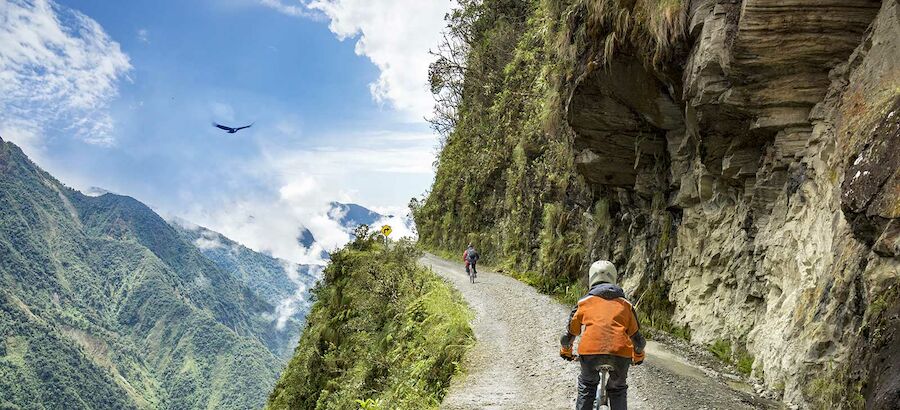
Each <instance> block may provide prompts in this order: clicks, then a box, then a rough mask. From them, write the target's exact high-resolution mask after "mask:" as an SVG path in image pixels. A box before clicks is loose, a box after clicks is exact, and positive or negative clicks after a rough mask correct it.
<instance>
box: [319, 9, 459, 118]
mask: <svg viewBox="0 0 900 410" xmlns="http://www.w3.org/2000/svg"><path fill="white" fill-rule="evenodd" d="M450 6H451V2H449V1H446V0H314V1H311V2H309V4H308V5H307V7H308V8H309V9H312V10H318V11H320V12H322V13H324V14H325V15H326V16H328V18H329V19H331V23H330V24H329V28H330V29H331V31H332V32H334V33H335V34H336V35H337V36H338V38H340V39H341V40H344V39H348V38H357V41H356V53H357V54H359V55H364V56H366V57H368V58H369V60H371V61H372V63H374V64H375V65H376V66H377V67H378V69H379V70H380V71H381V75H380V76H379V77H378V80H377V81H376V82H374V83H372V84H371V85H370V89H371V92H372V96H373V97H374V98H375V100H376V101H379V102H389V103H390V104H391V105H392V106H393V107H394V108H396V109H398V110H400V111H402V112H404V113H406V114H408V115H410V116H411V117H412V119H413V120H417V121H421V120H422V118H424V117H425V116H426V115H430V114H431V109H432V106H433V99H432V97H431V92H430V91H429V88H428V83H427V77H428V65H429V64H430V63H431V61H432V59H433V58H432V56H431V55H430V54H428V51H429V50H430V49H434V48H435V47H436V46H437V44H438V41H439V40H440V37H441V31H442V30H443V28H444V27H445V23H444V15H445V14H446V13H447V12H448V11H449V9H450Z"/></svg>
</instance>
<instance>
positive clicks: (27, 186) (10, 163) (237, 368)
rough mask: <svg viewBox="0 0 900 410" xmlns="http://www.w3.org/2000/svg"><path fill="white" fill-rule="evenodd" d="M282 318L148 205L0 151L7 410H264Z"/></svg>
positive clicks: (0, 388) (11, 149)
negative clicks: (91, 191) (83, 187)
mask: <svg viewBox="0 0 900 410" xmlns="http://www.w3.org/2000/svg"><path fill="white" fill-rule="evenodd" d="M273 311H274V308H273V307H272V305H271V304H270V303H267V302H266V300H265V299H263V298H262V297H260V296H258V295H257V294H256V293H255V292H253V291H252V290H251V289H250V288H248V287H246V286H244V285H243V284H242V283H241V282H240V280H239V278H236V277H234V276H232V275H231V274H229V272H226V271H225V270H223V269H221V268H220V267H219V266H217V265H216V264H215V263H214V262H213V261H211V260H210V259H209V258H207V257H205V256H204V255H202V254H201V253H200V251H199V250H198V248H196V247H195V246H194V245H193V244H192V243H191V242H190V241H188V240H186V239H185V238H184V237H182V236H180V235H179V233H178V232H177V231H176V230H175V229H174V228H173V227H172V226H171V225H169V224H168V223H167V222H166V221H164V220H163V219H162V218H160V217H159V216H158V215H157V214H156V213H154V212H153V211H152V210H151V209H150V208H148V207H147V206H145V205H144V204H141V203H140V202H138V201H136V200H134V199H132V198H128V197H124V196H118V195H113V194H105V195H103V196H100V197H88V196H85V195H82V194H81V193H79V192H77V191H75V190H72V189H70V188H67V187H65V186H63V185H62V184H61V183H59V182H58V181H56V180H55V179H54V178H53V177H52V176H50V175H49V174H47V173H46V172H44V171H42V170H40V169H39V168H38V167H37V166H36V165H35V164H33V163H32V162H31V161H29V160H28V158H27V157H26V156H25V155H24V154H23V153H22V151H21V150H19V148H18V147H16V146H15V145H13V144H11V143H5V142H2V141H0V407H4V408H5V407H13V408H17V407H29V406H33V407H34V408H43V407H47V408H134V407H154V408H177V409H188V408H207V407H212V408H241V409H244V408H254V407H257V408H258V407H261V406H262V405H263V404H264V403H265V397H266V394H267V393H268V391H269V390H270V389H271V385H272V384H273V383H274V381H275V379H276V377H277V371H278V369H279V368H280V367H281V365H282V363H284V362H283V359H281V358H280V357H279V356H278V353H279V352H283V351H284V346H281V344H283V343H284V342H285V340H287V338H284V337H280V336H278V334H277V332H276V331H275V330H274V329H273V327H274V324H273V321H272V319H271V316H272V314H273Z"/></svg>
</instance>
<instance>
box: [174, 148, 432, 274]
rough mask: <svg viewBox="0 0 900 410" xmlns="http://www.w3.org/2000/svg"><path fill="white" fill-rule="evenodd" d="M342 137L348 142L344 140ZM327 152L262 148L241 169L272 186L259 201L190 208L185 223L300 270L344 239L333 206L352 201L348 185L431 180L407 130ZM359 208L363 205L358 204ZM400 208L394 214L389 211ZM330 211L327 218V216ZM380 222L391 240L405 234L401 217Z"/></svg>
mask: <svg viewBox="0 0 900 410" xmlns="http://www.w3.org/2000/svg"><path fill="white" fill-rule="evenodd" d="M345 139H347V140H349V141H352V143H349V142H348V143H343V144H342V142H347V141H345ZM331 141H332V143H331V144H330V145H328V146H319V147H308V148H304V149H300V150H296V149H289V148H287V147H284V146H282V145H280V144H279V143H278V142H277V140H273V141H271V142H269V143H268V144H271V145H265V146H263V147H261V156H260V157H259V158H257V159H255V160H254V162H250V163H248V164H246V167H243V169H246V170H248V171H249V172H252V173H253V175H251V177H252V178H254V179H257V180H260V181H268V182H270V183H271V185H272V187H271V188H270V190H269V191H270V193H269V195H267V196H266V197H265V198H263V197H262V196H261V195H259V194H254V196H249V195H248V196H246V197H243V198H236V199H234V200H233V202H231V203H226V204H218V205H217V206H216V207H215V208H206V209H204V208H196V209H193V210H189V211H188V213H187V214H186V215H185V217H186V218H187V219H189V220H191V221H195V222H197V223H200V224H201V225H203V226H208V227H210V228H211V229H213V230H215V231H218V232H221V233H222V234H223V235H225V236H226V237H229V238H231V239H233V240H235V241H237V242H239V243H242V244H244V245H246V246H248V247H250V248H251V249H255V250H257V251H263V252H268V253H270V254H272V255H273V256H276V257H279V258H282V259H286V260H289V261H292V262H294V263H303V264H319V263H322V260H321V258H320V253H321V251H322V250H325V251H332V250H334V249H337V248H339V247H341V246H343V245H344V244H346V243H347V241H348V240H350V235H349V232H347V231H346V230H345V229H344V227H342V226H341V225H340V224H338V223H337V222H336V220H337V219H339V217H340V216H339V215H333V213H334V211H333V209H332V207H331V206H330V203H331V202H332V201H340V202H355V201H354V196H355V192H353V191H352V188H351V187H352V185H353V184H354V183H357V182H355V181H359V180H361V179H364V178H377V179H382V180H383V179H390V178H392V177H394V176H396V175H408V174H422V175H430V174H431V173H432V172H433V170H432V168H431V163H432V161H433V159H434V154H433V147H432V145H431V144H432V140H431V138H425V137H423V136H422V134H416V133H408V132H372V133H368V134H365V135H353V136H350V137H341V138H338V137H335V138H332V139H331ZM364 205H365V204H364ZM395 209H399V208H395ZM329 213H331V214H329ZM397 215H398V216H397V217H395V218H393V219H390V220H385V221H380V222H379V226H380V224H381V223H388V224H390V225H391V226H392V227H394V231H395V233H394V234H392V235H391V236H392V237H395V238H400V237H403V236H408V235H410V234H411V231H410V229H409V227H407V225H406V223H405V221H404V220H403V218H402V216H405V213H398V214H397ZM303 228H306V229H308V230H309V231H310V232H311V233H312V234H313V236H314V237H315V239H316V241H317V244H318V246H315V247H313V248H312V249H303V248H302V247H301V246H300V245H299V244H298V243H297V237H298V236H299V235H300V233H301V230H302V229H303Z"/></svg>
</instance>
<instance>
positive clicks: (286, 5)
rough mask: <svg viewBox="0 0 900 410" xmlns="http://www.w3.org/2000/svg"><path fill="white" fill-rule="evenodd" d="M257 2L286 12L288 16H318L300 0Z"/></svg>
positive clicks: (263, 0)
mask: <svg viewBox="0 0 900 410" xmlns="http://www.w3.org/2000/svg"><path fill="white" fill-rule="evenodd" d="M259 3H260V4H262V5H263V6H266V7H269V8H272V9H275V10H276V11H278V12H279V13H283V14H287V15H289V16H296V17H308V18H318V17H319V16H318V14H316V13H315V12H314V11H313V10H310V9H309V8H307V7H306V4H305V2H302V1H296V0H295V1H293V2H291V0H287V1H285V0H259ZM291 3H293V4H291Z"/></svg>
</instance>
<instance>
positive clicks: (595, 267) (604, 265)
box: [588, 261, 619, 287]
mask: <svg viewBox="0 0 900 410" xmlns="http://www.w3.org/2000/svg"><path fill="white" fill-rule="evenodd" d="M618 276H619V272H618V271H617V270H616V265H613V264H612V262H610V261H597V262H594V263H593V264H591V269H590V272H589V273H588V283H589V284H590V285H589V287H594V285H596V284H598V283H600V282H606V283H616V278H617V277H618Z"/></svg>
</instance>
